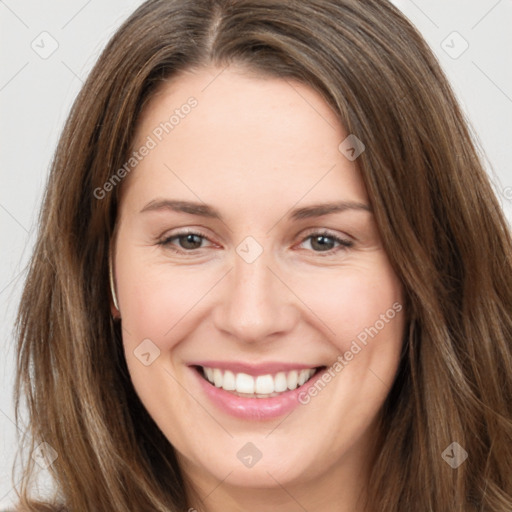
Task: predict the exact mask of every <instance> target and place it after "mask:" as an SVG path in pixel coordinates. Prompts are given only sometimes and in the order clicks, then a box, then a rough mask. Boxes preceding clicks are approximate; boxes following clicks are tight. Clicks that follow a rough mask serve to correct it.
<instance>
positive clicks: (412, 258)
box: [15, 0, 512, 512]
mask: <svg viewBox="0 0 512 512" xmlns="http://www.w3.org/2000/svg"><path fill="white" fill-rule="evenodd" d="M231 63H233V64H239V65H243V66H245V67H246V68H247V69H250V70H253V71H254V72H256V73H257V74H259V75H268V76H274V77H281V78H283V79H288V78H290V79H295V80H299V81H301V82H303V83H305V84H308V85H309V86H311V87H312V88H314V89H315V90H316V91H318V92H319V93H320V94H321V95H322V96H323V98H324V99H325V101H326V102H327V103H328V104H329V105H330V106H331V107H332V109H333V111H334V112H335V113H336V114H337V115H338V117H339V121H340V123H341V124H342V125H343V126H344V127H345V129H346V130H347V132H348V133H351V134H354V135H356V136H357V137H358V138H359V139H360V140H361V141H363V142H364V143H365V145H366V150H365V151H364V152H363V153H362V154H361V156H360V157H359V158H358V160H357V162H358V166H359V169H360V172H361V175H362V177H363V180H364V183H365V184H366V187H367V191H368V194H369V197H370V200H371V203H372V207H373V210H374V213H375V216H376V220H377V224H378V227H379V230H380V233H381V236H382V240H383V244H384V247H385V249H386V251H387V254H388V256H389V258H390V261H391V262H392V265H393V267H394V269H395V271H396V273H397V275H398V276H399V277H400V279H401V281H402V283H403V286H404V289H405V293H406V296H407V304H406V306H407V318H408V325H407V335H406V340H405V346H404V356H403V359H402V361H401V365H400V368H399V371H398V373H397V376H396V380H395V382H394V385H393V388H392V390H391V392H390V394H389V397H388V399H387V401H386V403H385V405H384V408H383V410H382V414H381V417H382V422H381V430H380V431H381V437H382V438H381V440H380V443H379V450H378V453H377V454H376V456H375V461H374V464H373V472H372V477H371V480H370V483H369V488H368V492H369V497H370V498H369V503H373V504H378V506H377V508H378V509H379V510H380V511H381V512H406V511H407V512H409V511H411V510H415V511H416V510H417V511H420V512H427V511H435V512H448V511H449V512H463V511H464V512H467V511H468V510H475V511H476V510H478V511H488V512H490V511H492V512H498V511H502V512H505V511H507V512H510V510H512V419H511V418H512V350H511V345H512V241H511V236H510V232H509V228H508V226H507V223H506V221H505V219H504V216H503V214H502V212H501V210H500V207H499V204H498V201H497V199H496V198H495V196H494V194H493V191H492V189H491V186H490V184H489V180H488V177H487V175H486V173H485V171H484V170H483V167H482V163H481V160H480V157H479V155H478V152H477V149H476V147H475V144H474V142H473V141H472V138H471V133H470V131H469V128H468V126H469V125H468V122H467V120H466V119H465V117H464V116H463V114H462V113H461V110H460V108H459V106H458V105H457V102H456V99H455V97H454V94H453V92H452V90H451V88H450V86H449V84H448V82H447V80H446V78H445V76H444V75H443V73H442V71H441V69H440V67H439V64H438V62H437V61H436V59H435V57H434V56H433V54H432V52H431V50H430V49H429V48H428V46H427V44H426V43H425V42H424V40H423V38H422V37H421V36H420V34H419V33H418V32H417V30H416V29H415V28H414V27H413V26H412V25H411V24H410V23H409V22H408V20H407V19H406V18H405V17H404V16H403V15H402V14H401V13H400V12H399V11H398V10H397V9H396V8H395V7H394V6H393V5H391V4H390V3H388V2H387V1H386V0H361V1H356V0H303V1H291V0H286V1H283V0H272V1H271V0H236V1H235V0H233V1H230V0H149V1H148V2H146V3H144V4H143V5H142V6H141V7H140V8H138V9H137V10H136V12H135V13H134V14H133V15H132V16H131V17H130V18H129V19H128V20H127V21H126V22H125V23H124V24H123V26H122V27H121V28H120V29H119V30H118V31H117V33H116V34H115V35H114V37H113V38H112V39H111V41H110V42H109V44H108V45H107V47H106V48H105V50H104V51H103V53H102V55H101V57H100V58H99V60H98V62H97V64H96V66H95V67H94V69H93V70H92V72H91V73H90V76H89V77H88V79H87V81H86V83H85V85H84V87H83V89H82V90H81V92H80V94H79V95H78V97H77V99H76V101H75V104H74V106H73V108H72V111H71V113H70V116H69V118H68V120H67V123H66V125H65V128H64V131H63V133H62V136H61V139H60V142H59V145H58V148H57V151H56V153H55V157H54V161H53V165H52V169H51V173H50V177H49V181H48V185H47V189H46V194H45V198H44V203H43V207H42V211H41V217H40V231H39V237H38V240H37V243H36V247H35V252H34V256H33V259H32V261H31V264H30V269H29V273H28V277H27V280H26V284H25V288H24V293H23V297H22V300H21V304H20V308H19V314H18V320H17V329H18V333H19V336H18V347H17V349H18V367H17V376H16V392H15V402H16V411H17V412H16V419H17V421H20V422H21V417H22V411H21V410H20V407H21V399H22V398H23V397H25V399H26V405H27V411H28V429H27V435H26V436H25V437H24V438H23V439H22V440H21V441H20V443H21V442H22V444H24V445H26V446H25V447H26V448H27V449H28V453H29V454H30V453H32V452H33V450H34V448H35V447H36V446H38V445H39V444H40V443H42V442H46V443H48V445H49V446H51V447H52V448H53V449H54V450H55V452H56V453H57V454H58V458H57V459H56V460H55V461H54V462H53V464H52V465H51V466H50V467H49V468H48V470H49V471H50V472H51V475H52V477H53V478H54V480H55V483H56V486H57V488H58V494H57V496H56V497H55V499H54V500H53V501H52V500H47V503H46V504H45V503H43V502H42V501H41V500H39V501H37V500H34V499H32V498H31V497H30V483H31V479H32V476H33V474H34V471H33V470H34V465H35V463H34V461H33V460H32V458H30V457H27V461H26V463H24V465H23V475H22V477H23V478H22V481H21V485H20V486H19V488H20V490H19V497H20V509H21V510H57V509H58V507H59V505H62V506H63V507H64V508H65V509H67V510H72V511H73V512H79V511H84V512H85V511H87V512H91V511H102V512H104V511H106V510H108V511H110V510H111V511H114V510H115V511H117V512H122V511H126V512H128V511H134V510H137V511H139V512H143V511H155V510H158V511H162V512H163V511H178V510H186V509H187V499H186V498H187V497H186V495H185V485H184V479H183V475H182V473H181V471H180V468H179V466H178V463H177V459H176V457H175V452H174V449H173V447H172V445H171V444H170V443H169V442H168V440H167V439H166V438H165V437H164V436H163V434H162V433H161V431H160V430H159V429H158V427H157V426H156V424H155V423H154V422H153V420H152V419H151V418H150V416H149V414H148V413H147V412H146V410H145V408H144V407H143V405H142V403H141V402H140V400H139V399H138V397H137V395H136V393H135V391H134V389H133V386H132V384H131V381H130V377H129V374H128V371H127V367H126V363H125V360H124V354H123V348H122V338H121V330H122V326H121V325H120V324H119V323H116V322H114V321H113V319H112V317H111V315H110V306H109V300H110V295H109V286H108V285H109V278H108V254H109V246H110V243H111V241H112V237H113V234H114V229H115V225H116V212H117V207H118V201H119V191H120V189H121V186H117V187H114V189H113V190H112V191H110V192H109V193H107V194H104V197H102V198H100V199H99V198H98V197H97V196H98V193H97V192H96V194H95V190H96V191H97V189H98V188H101V187H103V186H104V184H105V183H106V182H107V181H108V180H109V179H112V177H113V176H114V174H115V173H116V172H118V170H119V169H120V168H121V167H122V166H123V164H124V163H125V162H126V161H127V159H128V158H129V155H130V151H131V144H132V140H133V134H134V130H135V127H136V124H137V120H138V117H139V115H140V113H141V110H142V108H143V106H144V104H145V103H146V102H147V101H148V100H149V99H150V97H151V96H152V95H153V94H154V93H155V91H156V90H157V88H158V87H159V86H161V85H162V84H163V83H164V82H165V80H168V79H170V78H172V77H173V76H174V75H176V74H177V73H178V72H179V71H181V70H186V69H190V68H192V67H201V66H203V65H210V64H214V65H217V66H219V67H225V66H227V65H229V64H231ZM199 110H200V105H199V107H198V108H197V109H196V112H197V113H198V112H199ZM197 115H199V113H198V114H197ZM340 142H341V141H340ZM452 442H457V443H458V444H459V445H460V446H461V447H463V448H464V449H465V450H466V451H467V453H468V459H467V460H466V461H465V462H464V463H463V464H461V465H460V466H459V467H458V468H457V469H454V468H452V467H451V466H450V465H449V464H448V463H447V462H446V460H445V458H443V456H442V454H443V452H444V451H445V449H446V448H447V447H449V446H450V445H451V443H452ZM15 480H16V479H15Z"/></svg>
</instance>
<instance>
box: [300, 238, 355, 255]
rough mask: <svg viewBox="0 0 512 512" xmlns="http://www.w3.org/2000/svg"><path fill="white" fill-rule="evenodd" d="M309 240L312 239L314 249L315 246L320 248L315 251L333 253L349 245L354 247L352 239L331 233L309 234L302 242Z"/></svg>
mask: <svg viewBox="0 0 512 512" xmlns="http://www.w3.org/2000/svg"><path fill="white" fill-rule="evenodd" d="M307 240H311V242H310V245H311V247H312V248H313V249H315V247H316V248H318V249H319V250H315V251H314V252H324V253H331V252H333V251H336V250H343V249H346V248H348V247H352V245H353V243H352V242H351V241H350V240H344V239H343V238H339V237H337V236H334V235H331V234H330V233H312V234H311V235H308V236H307V237H306V238H305V239H304V240H303V241H302V242H301V244H303V243H304V242H306V241H307ZM335 244H338V247H337V248H334V247H332V246H333V245H335Z"/></svg>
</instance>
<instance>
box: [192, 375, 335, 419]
mask: <svg viewBox="0 0 512 512" xmlns="http://www.w3.org/2000/svg"><path fill="white" fill-rule="evenodd" d="M191 369H192V371H193V372H194V373H195V375H196V378H197V379H199V384H200V386H201V387H202V389H203V390H204V392H205V393H206V395H207V396H208V397H209V399H210V400H211V401H212V402H213V403H214V404H215V405H216V406H217V407H219V408H220V409H221V410H222V411H224V412H227V413H228V414H230V415H232V416H236V417H237V418H243V419H247V420H267V419H272V418H278V417H279V416H283V415H284V414H287V413H290V412H291V411H293V410H294V409H295V408H297V407H298V406H299V405H301V403H300V402H299V395H300V394H304V393H307V392H308V388H309V387H311V386H314V384H315V382H316V381H317V380H318V379H319V378H321V376H322V374H323V373H324V371H325V369H324V368H323V369H321V370H320V371H318V372H317V373H315V375H313V377H311V379H310V380H308V381H307V382H306V383H305V384H303V385H302V386H299V387H298V388H295V389H294V390H289V391H285V392H284V393H281V394H280V395H279V396H275V397H271V398H244V397H241V396H237V395H234V394H232V393H230V392H229V391H226V390H224V389H222V388H218V387H216V386H214V385H213V384H210V382H209V381H207V380H206V379H205V378H203V377H202V376H201V375H200V373H199V372H200V371H202V370H198V369H197V368H191Z"/></svg>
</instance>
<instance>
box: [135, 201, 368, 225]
mask: <svg viewBox="0 0 512 512" xmlns="http://www.w3.org/2000/svg"><path fill="white" fill-rule="evenodd" d="M165 210H170V211H175V212H182V213H188V214H191V215H198V216H200V217H208V218H212V219H219V220H222V215H221V214H220V213H219V212H218V211H217V210H216V209H215V208H213V207H212V206H210V205H207V204H205V203H195V202H192V201H178V200H173V199H155V200H153V201H150V202H149V203H148V204H147V205H146V206H144V208H142V210H141V211H140V213H143V212H150V211H165ZM347 210H356V211H357V210H360V211H367V212H370V213H371V211H372V209H371V208H370V206H369V205H367V204H365V203H360V202H357V201H339V202H335V203H319V204H312V205H310V206H304V207H302V208H296V209H294V210H292V211H291V212H290V213H289V214H288V218H289V219H290V220H302V219H309V218H313V217H321V216H323V215H329V214H332V213H341V212H344V211H347Z"/></svg>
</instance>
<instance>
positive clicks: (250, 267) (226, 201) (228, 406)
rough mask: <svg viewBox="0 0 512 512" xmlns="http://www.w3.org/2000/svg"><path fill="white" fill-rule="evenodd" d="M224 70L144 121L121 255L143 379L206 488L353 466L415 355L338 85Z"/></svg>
mask: <svg viewBox="0 0 512 512" xmlns="http://www.w3.org/2000/svg"><path fill="white" fill-rule="evenodd" d="M220 71H221V70H220V69H215V68H208V69H201V70H195V71H194V72H192V71H188V72H186V73H183V74H181V75H179V76H178V77H176V78H175V79H173V80H172V81H171V82H168V83H167V84H166V85H165V87H163V88H162V89H161V90H160V91H159V93H158V94H157V95H155V96H154V97H153V98H152V100H151V102H150V103H149V104H148V105H147V106H146V109H145V111H144V113H143V116H142V117H141V119H140V122H139V124H138V127H137V133H136V138H135V143H134V150H136V151H137V152H138V155H139V156H138V157H137V158H138V164H137V165H136V167H135V169H134V170H133V171H131V172H130V174H129V175H128V176H127V177H126V178H125V181H124V182H123V184H122V186H123V193H122V199H121V203H120V211H119V218H118V222H119V225H118V232H117V236H116V240H115V255H114V275H115V282H116V291H117V297H118V305H119V311H117V310H115V309H113V312H114V314H115V315H117V316H120V317H121V322H122V326H123V343H124V348H125V355H126V360H127V364H128V368H129V371H130V374H131V378H132V381H133V384H134V387H135V389H136V391H137V393H138V395H139V397H140V398H141V400H142V402H143V404H144V405H145V407H146V409H147V411H148V412H149V414H150V415H151V416H152V418H153V419H154V421H155V422H156V424H157V425H158V426H159V428H160V429H161V430H162V432H163V433H164V434H165V436H166V437H167V438H168V440H169V441H170V442H171V443H172V445H173V446H174V447H175V449H176V452H177V454H178V458H179V460H180V463H181V465H182V466H183V468H184V471H185V474H187V475H189V476H190V478H191V479H193V480H195V482H196V484H197V486H198V487H199V488H201V487H202V488H203V489H204V490H205V492H206V490H207V489H208V488H210V489H211V488H213V487H214V486H215V484H211V485H210V483H212V482H215V483H218V482H219V481H225V482H226V484H229V485H232V486H242V487H245V488H250V487H253V488H255V487H262V486H263V487H268V488H270V487H276V486H277V485H278V484H277V483H276V482H279V484H280V485H282V486H284V487H286V486H287V485H288V486H289V487H290V488H291V486H294V485H297V486H302V488H306V486H307V485H308V482H312V481H315V480H318V481H320V480H321V479H324V480H323V481H325V478H327V477H326V475H336V477H340V476H342V475H345V476H346V478H351V476H350V475H351V474H352V473H354V472H355V473H357V471H358V468H360V470H361V471H363V468H364V465H365V461H368V459H369V456H370V448H369V447H370V446H371V443H372V440H374V439H375V435H376V431H375V423H376V419H377V417H378V413H379V409H380V407H381V405H382V404H383V401H384V400H385V398H386V396H387V394H388V392H389V389H390V387H391V384H392V381H393V379H394V376H395V374H396V371H397V368H398V362H399V356H400V351H401V346H402V334H403V328H404V319H403V317H404V312H403V311H401V310H402V288H401V285H400V282H399V280H398V279H397V276H396V275H395V273H394V272H393V270H392V267H391V265H390V262H389V260H388V258H387V255H386V253H385V251H384V250H383V247H382V243H381V239H380V236H379V232H378V229H377V226H376V223H375V220H374V217H373V214H372V212H371V204H370V201H369V198H368V196H367V193H366V190H365V187H364V184H363V181H362V179H361V177H360V175H359V173H358V170H357V167H356V163H357V160H351V159H349V158H347V157H346V156H345V154H348V155H350V156H352V155H351V153H350V152H348V153H343V152H342V151H340V149H339V146H340V143H341V142H342V141H343V140H344V139H345V138H346V137H347V136H348V135H349V134H348V133H346V132H345V131H344V130H343V128H342V127H341V126H340V124H339V122H338V121H337V118H336V116H335V114H334V113H333V112H332V110H331V109H330V108H329V106H328V105H327V104H326V103H325V101H324V100H323V99H322V98H321V96H319V95H318V94H317V93H316V92H315V91H313V90H312V89H311V88H309V87H308V86H306V85H304V84H300V83H298V82H293V81H289V80H288V81H285V80H282V79H277V78H261V77H256V76H254V75H249V74H248V73H244V72H243V70H241V69H240V68H228V69H226V70H225V71H224V72H222V73H221V74H219V73H220ZM191 97H193V98H194V99H193V100H191V99H190V98H191ZM186 105H189V106H188V107H186ZM173 113H174V114H173ZM172 115H174V118H171V116H172ZM165 123H167V125H166V124H165ZM144 146H145V147H146V148H147V149H146V150H143V149H142V148H143V147H144ZM143 153H144V155H143ZM139 157H140V158H139ZM139 160H140V161H139ZM325 205H331V206H330V207H329V206H328V207H326V206H325ZM332 205H334V206H332ZM307 379H309V380H307ZM210 381H211V382H210ZM256 395H258V396H256ZM227 475H229V477H227ZM270 475H271V476H270ZM209 485H210V487H208V486H209Z"/></svg>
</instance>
